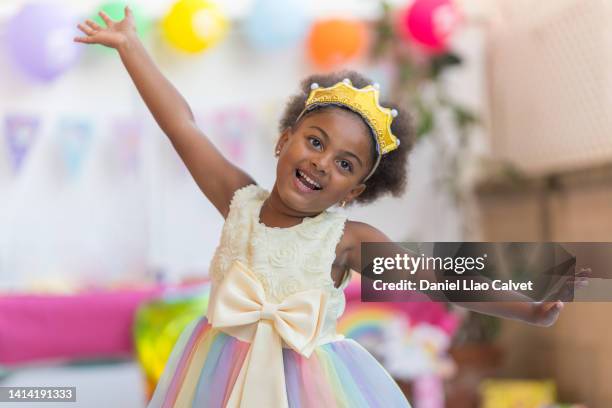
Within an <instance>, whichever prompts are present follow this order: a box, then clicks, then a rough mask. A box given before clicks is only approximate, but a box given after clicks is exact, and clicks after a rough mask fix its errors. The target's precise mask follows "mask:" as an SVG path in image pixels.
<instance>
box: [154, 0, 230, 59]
mask: <svg viewBox="0 0 612 408" xmlns="http://www.w3.org/2000/svg"><path fill="white" fill-rule="evenodd" d="M227 29H228V22H227V19H226V18H225V16H224V15H223V13H222V12H221V11H220V9H219V8H218V7H217V6H216V5H215V4H214V3H211V2H210V1H207V0H179V1H177V2H176V3H174V5H173V6H172V8H171V9H170V12H169V13H168V14H167V15H166V16H165V17H164V19H163V21H162V31H163V34H164V37H165V38H166V40H167V41H168V42H169V43H170V44H171V45H172V46H174V47H176V48H177V49H179V50H181V51H184V52H187V53H198V52H201V51H204V50H206V49H208V48H210V47H212V46H214V45H215V44H217V43H218V42H219V41H221V39H223V37H224V36H225V34H226V32H227Z"/></svg>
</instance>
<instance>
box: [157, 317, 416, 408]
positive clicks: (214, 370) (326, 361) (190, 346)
mask: <svg viewBox="0 0 612 408" xmlns="http://www.w3.org/2000/svg"><path fill="white" fill-rule="evenodd" d="M249 346H250V344H249V343H247V342H243V341H240V340H238V339H236V338H234V337H232V336H229V335H227V334H225V333H223V332H221V331H219V330H218V329H215V328H212V326H211V325H210V324H208V321H207V320H206V318H205V317H202V318H199V319H196V320H194V321H193V322H192V323H191V324H190V325H188V326H187V327H186V328H185V330H184V331H183V333H182V334H181V336H180V337H179V339H178V341H177V342H176V345H175V346H174V349H173V351H172V353H171V355H170V358H169V359H168V362H167V363H166V367H165V369H164V373H163V375H162V377H161V378H160V381H159V382H158V384H157V388H156V389H155V392H154V394H153V397H152V399H151V402H150V403H149V407H181V408H182V407H206V408H211V407H225V405H226V401H227V400H228V399H229V396H230V393H231V391H232V387H233V385H234V382H235V381H236V378H237V377H238V373H239V372H240V368H241V367H242V364H243V362H244V361H245V358H246V356H247V352H248V350H249ZM283 365H284V370H285V382H286V389H287V397H288V401H289V406H290V407H300V408H308V407H313V408H314V407H317V408H319V407H384V408H388V407H410V404H409V403H408V401H407V400H406V397H405V396H404V394H403V393H402V391H401V390H400V388H399V387H398V385H397V383H396V382H395V381H394V380H393V378H392V377H391V376H390V375H389V373H387V371H386V370H385V369H384V368H383V367H382V366H381V365H380V363H378V361H377V360H376V359H375V358H374V357H373V356H372V355H371V354H370V353H369V352H368V351H366V350H365V349H364V348H363V347H362V346H361V345H360V344H359V343H357V342H356V341H354V340H352V339H342V340H337V341H333V342H330V343H326V344H323V345H321V346H319V347H317V348H316V349H315V351H314V352H313V353H312V355H311V356H310V357H309V358H305V357H303V356H302V355H300V354H298V353H297V352H295V351H293V350H291V349H288V348H283ZM271 375H273V374H272V373H271Z"/></svg>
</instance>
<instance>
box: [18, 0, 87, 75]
mask: <svg viewBox="0 0 612 408" xmlns="http://www.w3.org/2000/svg"><path fill="white" fill-rule="evenodd" d="M76 22H77V19H76V16H74V15H72V14H71V13H69V12H67V11H66V10H65V9H64V8H62V7H60V6H58V5H56V4H51V3H30V4H26V5H25V6H24V7H23V8H22V9H21V10H20V11H19V12H18V13H17V15H15V16H14V17H13V18H12V19H11V20H9V22H8V25H7V29H6V42H7V43H6V48H7V51H8V53H9V55H10V57H11V59H12V60H13V62H14V63H15V65H16V66H17V67H18V68H19V69H20V70H21V71H23V72H24V73H25V74H27V75H28V76H30V77H31V78H34V79H37V80H40V81H45V82H46V81H51V80H53V79H55V78H56V77H57V76H59V75H60V74H61V73H63V72H64V71H65V70H67V69H68V68H70V66H72V65H73V64H74V63H75V62H76V60H77V58H78V56H79V53H80V47H79V46H78V45H77V44H75V43H74V42H73V37H74V36H75V35H77V34H79V31H78V30H77V29H76V28H75V27H76Z"/></svg>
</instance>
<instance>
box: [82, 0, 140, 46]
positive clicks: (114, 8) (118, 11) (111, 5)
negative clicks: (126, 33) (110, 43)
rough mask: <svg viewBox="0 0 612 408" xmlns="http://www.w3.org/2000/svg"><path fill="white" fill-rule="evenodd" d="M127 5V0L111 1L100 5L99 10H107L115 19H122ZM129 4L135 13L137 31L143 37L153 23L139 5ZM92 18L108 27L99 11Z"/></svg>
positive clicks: (111, 17) (112, 18)
mask: <svg viewBox="0 0 612 408" xmlns="http://www.w3.org/2000/svg"><path fill="white" fill-rule="evenodd" d="M125 6H126V3H125V2H121V1H109V2H106V3H102V4H101V5H99V6H98V8H97V10H98V11H103V12H105V13H106V14H107V15H108V16H109V17H110V19H111V20H113V21H121V20H123V18H124V17H125ZM129 6H130V10H132V14H133V15H134V24H135V25H136V32H137V33H138V35H139V36H140V37H142V36H144V35H145V34H146V33H147V31H148V30H149V28H150V26H151V24H150V22H149V21H148V20H147V19H146V18H145V16H144V14H143V12H142V11H141V10H140V8H139V7H137V6H135V5H132V4H129ZM91 19H92V20H93V21H95V22H96V23H98V24H99V25H100V26H102V27H106V24H105V23H104V20H102V17H100V15H99V14H98V13H97V12H96V14H95V15H94V16H92V17H91Z"/></svg>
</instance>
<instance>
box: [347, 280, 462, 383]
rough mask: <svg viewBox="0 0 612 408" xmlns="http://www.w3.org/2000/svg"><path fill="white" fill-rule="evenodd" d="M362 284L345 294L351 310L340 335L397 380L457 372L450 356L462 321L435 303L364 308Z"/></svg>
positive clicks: (353, 283) (354, 282) (351, 286)
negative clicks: (370, 354) (357, 345)
mask: <svg viewBox="0 0 612 408" xmlns="http://www.w3.org/2000/svg"><path fill="white" fill-rule="evenodd" d="M360 288H361V285H360V283H359V279H353V280H352V281H351V283H350V284H349V285H348V286H347V288H346V290H345V295H346V310H345V312H344V314H343V315H342V316H341V317H340V319H339V320H338V332H340V333H342V334H344V335H345V336H347V337H350V338H352V339H354V340H355V341H357V342H359V343H360V344H362V345H363V346H364V347H365V348H366V349H368V351H370V353H372V354H373V355H374V356H375V357H377V358H378V359H379V361H380V362H381V363H382V364H383V365H384V366H385V368H386V369H387V370H388V371H389V373H391V374H392V375H393V376H394V377H395V378H397V379H401V380H405V381H413V380H416V379H419V378H423V377H427V376H435V377H439V378H444V377H447V376H449V375H450V374H451V373H452V370H453V364H452V362H451V360H450V357H449V355H448V349H449V347H450V341H451V339H452V337H453V335H454V334H455V332H456V330H457V328H458V325H459V319H458V316H457V315H456V314H454V313H452V312H450V311H448V310H447V309H446V307H445V306H444V305H442V304H439V303H434V302H402V303H399V302H398V303H395V302H393V303H392V302H377V303H362V302H361V296H360V292H361V291H360Z"/></svg>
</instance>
